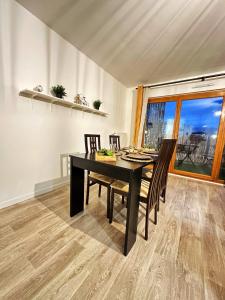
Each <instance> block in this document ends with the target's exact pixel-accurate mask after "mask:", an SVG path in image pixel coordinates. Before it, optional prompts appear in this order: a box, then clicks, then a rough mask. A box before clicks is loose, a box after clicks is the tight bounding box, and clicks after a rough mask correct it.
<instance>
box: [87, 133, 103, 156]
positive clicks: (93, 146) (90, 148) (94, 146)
mask: <svg viewBox="0 0 225 300" xmlns="http://www.w3.org/2000/svg"><path fill="white" fill-rule="evenodd" d="M84 143H85V152H86V153H94V152H96V151H98V150H100V149H101V141H100V134H85V135H84Z"/></svg>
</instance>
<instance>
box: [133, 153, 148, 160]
mask: <svg viewBox="0 0 225 300" xmlns="http://www.w3.org/2000/svg"><path fill="white" fill-rule="evenodd" d="M127 157H129V158H133V159H139V160H146V159H150V156H149V155H144V154H139V153H129V154H127Z"/></svg>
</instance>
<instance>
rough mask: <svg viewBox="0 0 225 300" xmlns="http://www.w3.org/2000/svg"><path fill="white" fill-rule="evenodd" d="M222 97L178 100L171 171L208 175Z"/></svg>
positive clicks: (212, 156) (209, 173) (212, 157)
mask: <svg viewBox="0 0 225 300" xmlns="http://www.w3.org/2000/svg"><path fill="white" fill-rule="evenodd" d="M222 103H223V98H222V97H217V98H205V99H197V100H196V99H195V100H184V101H182V108H181V118H180V127H179V137H178V144H177V155H176V162H175V168H176V169H178V170H183V171H187V172H192V173H198V174H205V175H211V171H212V163H213V159H214V152H215V146H216V141H217V132H218V127H219V122H220V115H221V109H222Z"/></svg>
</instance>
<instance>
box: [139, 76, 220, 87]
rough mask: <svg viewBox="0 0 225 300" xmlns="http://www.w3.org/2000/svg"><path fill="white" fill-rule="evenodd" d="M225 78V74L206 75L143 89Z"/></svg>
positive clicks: (151, 85)
mask: <svg viewBox="0 0 225 300" xmlns="http://www.w3.org/2000/svg"><path fill="white" fill-rule="evenodd" d="M223 76H225V73H220V74H212V75H205V76H199V77H193V78H187V79H180V80H174V81H168V82H163V83H156V84H149V85H145V86H143V88H154V87H161V86H165V85H173V84H177V83H186V82H191V81H198V80H201V81H205V80H206V79H209V78H216V77H223Z"/></svg>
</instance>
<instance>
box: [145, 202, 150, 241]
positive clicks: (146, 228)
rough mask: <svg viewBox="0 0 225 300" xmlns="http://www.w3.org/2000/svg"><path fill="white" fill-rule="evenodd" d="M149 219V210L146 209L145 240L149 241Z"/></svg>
mask: <svg viewBox="0 0 225 300" xmlns="http://www.w3.org/2000/svg"><path fill="white" fill-rule="evenodd" d="M148 218H149V208H148V206H147V207H146V215H145V240H146V241H147V240H148Z"/></svg>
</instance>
